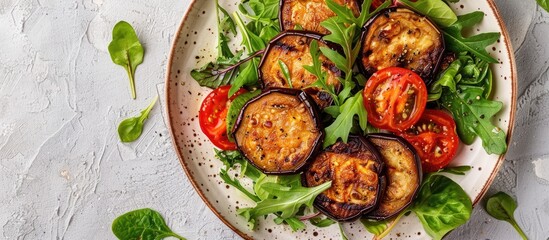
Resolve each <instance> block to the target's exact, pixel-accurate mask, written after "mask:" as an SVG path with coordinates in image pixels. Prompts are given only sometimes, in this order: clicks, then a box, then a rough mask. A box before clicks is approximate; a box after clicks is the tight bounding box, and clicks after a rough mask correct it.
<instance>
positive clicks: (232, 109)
mask: <svg viewBox="0 0 549 240" xmlns="http://www.w3.org/2000/svg"><path fill="white" fill-rule="evenodd" d="M260 93H261V90H255V91H253V92H247V93H243V94H240V95H238V96H237V97H236V98H235V99H233V100H232V101H231V104H230V105H229V110H228V111H227V119H226V122H227V137H229V140H231V141H232V140H233V134H232V131H233V127H234V124H235V122H236V119H237V118H238V114H240V110H242V107H244V105H245V104H246V103H247V102H248V101H250V99H252V98H254V97H255V96H257V95H259V94H260Z"/></svg>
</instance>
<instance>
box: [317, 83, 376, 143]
mask: <svg viewBox="0 0 549 240" xmlns="http://www.w3.org/2000/svg"><path fill="white" fill-rule="evenodd" d="M340 112H341V113H340V114H339V115H338V116H337V118H336V119H335V121H334V122H333V123H332V124H331V125H330V126H328V127H327V128H326V129H324V131H325V132H326V138H325V139H324V148H325V147H327V146H330V145H332V144H334V143H335V142H336V141H337V139H339V138H341V139H342V140H343V142H347V139H348V138H349V132H350V131H351V128H352V127H353V121H354V117H355V115H357V116H358V122H359V125H360V128H361V129H362V130H363V131H364V130H366V123H367V115H368V113H367V112H366V109H365V108H364V101H363V98H362V91H359V92H358V93H356V94H355V95H354V96H352V97H350V98H349V99H347V100H346V101H345V103H343V105H341V107H340Z"/></svg>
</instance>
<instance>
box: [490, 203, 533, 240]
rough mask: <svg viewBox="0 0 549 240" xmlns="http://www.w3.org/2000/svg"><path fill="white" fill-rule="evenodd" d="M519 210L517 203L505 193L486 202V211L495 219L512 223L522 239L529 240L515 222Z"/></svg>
mask: <svg viewBox="0 0 549 240" xmlns="http://www.w3.org/2000/svg"><path fill="white" fill-rule="evenodd" d="M516 209H517V203H516V202H515V200H513V198H512V197H511V196H509V195H508V194H507V193H504V192H498V193H496V194H494V195H493V196H491V197H489V198H488V200H487V201H486V211H487V212H488V214H490V216H492V217H494V218H495V219H498V220H502V221H506V222H508V223H510V224H511V225H512V226H513V227H514V228H515V230H517V232H518V233H519V235H520V236H521V237H522V239H524V240H527V239H528V237H526V234H524V231H522V229H521V228H520V226H519V225H518V223H517V221H516V220H515V217H514V214H515V210H516Z"/></svg>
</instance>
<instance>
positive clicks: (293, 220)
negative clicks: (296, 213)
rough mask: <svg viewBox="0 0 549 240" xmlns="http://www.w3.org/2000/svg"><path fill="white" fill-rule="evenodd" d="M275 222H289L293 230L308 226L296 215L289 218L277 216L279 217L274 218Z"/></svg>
mask: <svg viewBox="0 0 549 240" xmlns="http://www.w3.org/2000/svg"><path fill="white" fill-rule="evenodd" d="M274 222H275V223H276V224H281V223H283V222H285V223H287V224H288V226H290V228H292V231H294V232H295V231H299V230H303V229H305V228H307V225H305V223H304V222H302V221H301V220H299V219H298V218H296V217H289V218H281V217H277V218H275V219H274Z"/></svg>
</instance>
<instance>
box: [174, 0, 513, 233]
mask: <svg viewBox="0 0 549 240" xmlns="http://www.w3.org/2000/svg"><path fill="white" fill-rule="evenodd" d="M237 2H240V1H237V0H228V1H223V3H222V4H223V5H224V6H229V9H234V7H235V6H236V3H237ZM452 7H453V8H454V10H455V11H456V12H457V13H458V14H463V13H468V12H471V11H476V10H481V11H483V12H485V13H486V16H485V18H484V21H483V22H482V23H481V24H480V25H478V26H477V28H476V29H475V30H476V31H475V32H501V33H502V36H501V38H500V40H498V42H497V43H496V44H494V46H492V47H490V49H489V52H490V54H492V56H494V57H495V58H496V59H498V60H499V61H500V64H497V65H493V67H492V70H493V71H494V98H495V99H496V100H499V101H502V102H503V103H504V108H503V110H502V111H501V113H500V114H499V115H498V116H496V117H495V118H494V121H495V122H497V125H499V126H500V127H502V128H503V129H504V130H505V131H506V132H507V136H508V138H509V137H510V136H511V130H512V127H513V119H514V112H515V99H516V98H515V93H516V78H517V76H516V70H515V63H514V57H513V52H512V48H511V44H510V40H509V37H508V35H507V31H506V30H505V26H504V25H503V21H502V20H501V17H500V16H499V14H498V12H497V9H496V6H495V4H494V2H493V1H492V0H462V1H460V2H459V3H458V4H454V5H452ZM216 29H217V27H216V20H215V8H214V1H212V0H207V1H198V0H195V1H193V2H192V3H191V6H190V9H189V10H188V12H187V13H186V15H185V16H184V17H183V20H182V21H181V24H180V26H179V28H178V30H177V32H176V35H175V39H174V42H173V47H172V50H171V54H170V57H169V63H168V69H167V74H166V103H167V104H166V106H167V113H168V121H169V128H170V132H171V135H172V141H173V144H174V147H175V150H176V152H177V155H178V156H179V160H180V161H181V164H182V166H183V169H184V170H185V172H186V173H187V176H188V177H189V180H190V181H191V183H192V184H193V186H194V187H195V189H196V191H197V192H198V194H199V195H200V196H201V197H202V199H203V200H204V202H205V203H206V204H207V205H208V206H209V207H210V208H211V209H212V211H213V212H214V213H215V214H216V215H217V216H218V217H219V218H220V219H221V220H222V221H223V222H224V223H225V224H227V226H229V227H230V228H231V229H233V230H234V231H235V232H237V233H238V234H239V235H240V236H242V237H243V238H250V239H251V238H253V239H339V238H340V236H339V230H338V229H337V225H332V226H330V227H327V228H317V227H315V226H312V225H310V224H308V226H307V229H306V230H303V231H299V232H292V231H291V229H290V228H289V227H288V226H284V225H276V224H274V223H273V221H272V217H269V218H267V219H261V220H260V221H259V222H260V223H259V226H258V227H257V229H256V230H255V231H251V230H249V229H248V227H247V225H246V221H245V220H244V218H242V217H240V216H238V215H237V214H236V208H237V207H246V206H253V205H254V203H253V202H252V201H251V200H248V199H247V198H246V197H245V196H244V195H242V194H241V193H240V192H239V191H238V190H236V189H234V188H232V187H229V186H228V185H226V184H225V183H224V182H223V181H222V180H221V178H219V176H218V173H219V169H220V167H221V166H222V164H221V162H220V161H218V160H217V159H215V157H214V151H213V148H214V146H213V145H212V144H211V143H210V142H209V140H208V139H207V137H206V136H205V135H203V134H202V132H201V131H200V127H199V124H198V109H199V106H200V103H201V102H202V99H203V98H204V97H205V96H206V95H207V94H208V93H209V92H210V91H211V90H210V89H208V88H203V87H200V86H199V85H198V84H197V83H196V82H195V81H194V80H193V79H192V78H191V76H190V74H189V73H190V71H191V69H193V68H196V67H197V66H202V65H203V64H205V63H207V62H209V61H211V60H214V59H215V57H216V53H217V49H216V47H217V35H216V34H217V33H216ZM236 42H237V41H234V42H233V44H237V43H236ZM508 142H509V139H508ZM503 160H504V157H503V156H497V155H487V154H486V152H485V151H484V149H483V148H482V145H481V141H480V140H479V139H477V140H476V142H475V143H474V144H472V145H471V146H463V147H461V149H460V150H459V152H458V156H457V158H456V159H455V160H454V161H453V165H469V166H473V167H474V168H473V169H472V170H471V171H470V172H468V173H467V175H465V176H452V178H453V179H454V180H455V181H457V182H458V183H459V184H460V185H461V186H462V187H463V188H464V189H465V191H466V192H467V193H468V194H469V196H470V197H471V199H473V202H474V203H477V202H478V201H479V200H480V199H481V198H482V196H483V195H484V193H485V192H486V190H487V189H488V187H489V185H490V184H491V183H492V181H493V179H494V177H495V176H496V174H497V171H498V169H499V167H500V165H501V164H502V162H503ZM244 182H246V183H248V182H247V181H245V180H244ZM344 228H345V231H346V232H347V233H348V236H349V237H350V238H351V239H359V238H360V239H364V238H369V236H370V234H369V233H368V232H367V231H366V230H365V229H364V228H363V226H362V225H361V224H360V223H359V222H357V223H345V224H344ZM389 237H390V238H391V237H392V238H393V239H395V238H397V239H400V238H411V239H423V238H428V236H427V234H426V233H425V232H424V230H423V227H422V226H421V224H420V222H419V220H417V217H416V216H414V215H413V214H411V215H410V216H407V217H404V218H403V219H402V220H401V221H400V223H399V225H398V226H397V227H396V228H395V229H394V230H393V232H392V235H391V236H389ZM390 238H387V239H390Z"/></svg>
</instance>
